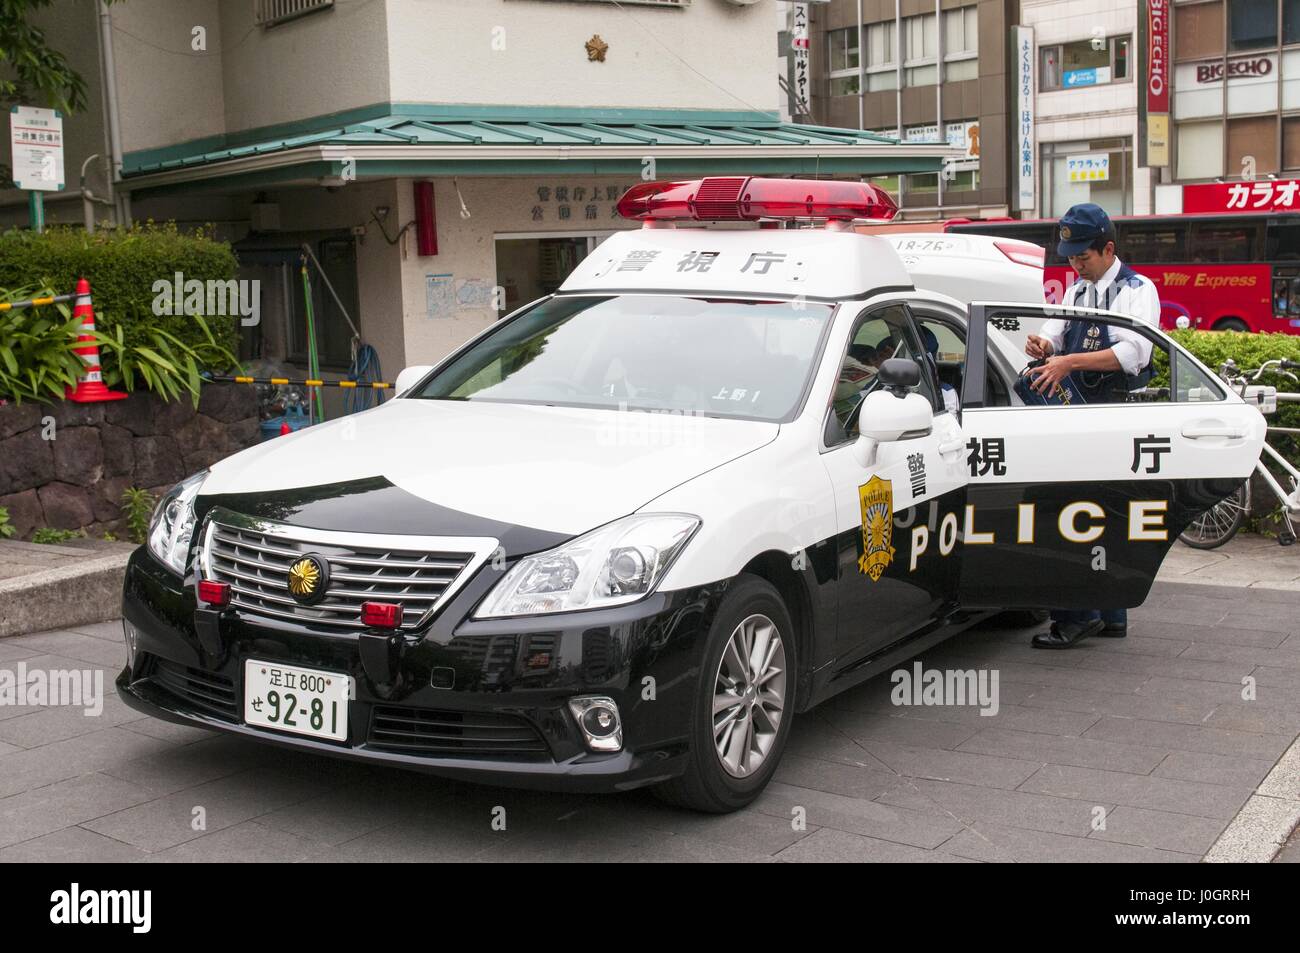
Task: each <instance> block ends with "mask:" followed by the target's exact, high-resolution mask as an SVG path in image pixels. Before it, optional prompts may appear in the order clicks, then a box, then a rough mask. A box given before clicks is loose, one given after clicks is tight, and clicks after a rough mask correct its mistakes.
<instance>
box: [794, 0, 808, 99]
mask: <svg viewBox="0 0 1300 953" xmlns="http://www.w3.org/2000/svg"><path fill="white" fill-rule="evenodd" d="M793 16H794V22H793V26H792V28H791V30H790V54H791V58H792V59H793V60H794V100H795V103H794V109H793V110H792V112H794V113H796V114H806V113H807V112H808V109H809V103H810V102H811V100H810V98H809V90H808V44H809V40H808V4H807V3H796V4H795V5H794V14H793Z"/></svg>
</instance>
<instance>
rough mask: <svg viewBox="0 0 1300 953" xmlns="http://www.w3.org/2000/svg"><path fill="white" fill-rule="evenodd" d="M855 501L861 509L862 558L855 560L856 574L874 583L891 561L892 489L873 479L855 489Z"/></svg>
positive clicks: (875, 477) (892, 534) (877, 478)
mask: <svg viewBox="0 0 1300 953" xmlns="http://www.w3.org/2000/svg"><path fill="white" fill-rule="evenodd" d="M858 501H859V502H860V504H861V506H862V555H861V556H859V557H858V570H859V571H860V572H864V573H866V574H867V575H868V576H870V577H871V581H872V582H876V581H878V580H879V579H880V577H881V575H882V574H883V573H884V571H885V569H886V567H888V566H889V564H890V563H891V562H893V561H894V547H893V546H892V545H891V544H892V543H893V541H894V488H893V485H892V484H891V483H890V482H889V481H888V480H882V479H880V477H878V476H873V477H872V478H871V479H870V480H868V481H867V482H866V483H864V484H862V486H860V487H858Z"/></svg>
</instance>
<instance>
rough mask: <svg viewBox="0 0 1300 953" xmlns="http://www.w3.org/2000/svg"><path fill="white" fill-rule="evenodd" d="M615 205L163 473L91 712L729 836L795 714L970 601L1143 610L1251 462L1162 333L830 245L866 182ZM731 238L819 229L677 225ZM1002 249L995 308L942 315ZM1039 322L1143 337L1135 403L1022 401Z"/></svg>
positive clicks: (884, 214)
mask: <svg viewBox="0 0 1300 953" xmlns="http://www.w3.org/2000/svg"><path fill="white" fill-rule="evenodd" d="M620 210H621V211H622V212H623V213H624V214H625V215H627V216H630V217H633V218H639V219H642V220H643V221H644V227H643V228H641V229H639V230H635V231H628V232H622V233H619V234H616V235H614V236H612V237H610V238H609V239H607V240H606V241H605V242H603V243H602V244H601V245H600V246H598V247H597V249H596V250H595V251H594V252H593V253H592V254H591V255H590V256H589V257H588V258H586V259H585V260H584V261H583V262H581V263H580V264H579V266H578V267H577V269H576V270H575V271H574V272H573V274H572V275H570V277H569V278H568V280H567V281H565V283H564V285H563V287H562V288H561V289H560V290H559V291H558V292H557V293H556V294H554V295H551V296H549V297H547V298H544V299H542V300H540V301H537V302H534V303H533V304H531V305H529V306H527V307H525V308H523V309H522V310H520V311H518V312H516V313H514V314H512V315H510V316H508V317H507V318H505V319H504V320H502V321H500V322H498V323H496V324H495V325H493V326H492V327H490V328H488V329H487V330H485V331H484V332H483V333H482V334H480V335H478V336H477V337H476V338H474V339H473V340H471V341H470V342H468V343H467V344H466V345H464V346H463V347H461V348H460V349H459V350H457V351H456V352H454V353H453V354H451V355H450V356H449V357H448V358H446V359H445V360H444V361H443V362H442V363H441V364H439V365H437V366H436V367H434V368H408V369H407V370H406V371H404V372H403V374H402V375H401V377H400V378H399V385H398V387H399V393H400V396H399V397H398V399H395V400H392V401H389V402H387V403H385V404H383V405H381V406H379V407H377V408H375V409H372V410H369V411H367V412H365V413H362V414H358V415H355V416H352V417H348V418H344V419H341V420H336V421H331V422H329V423H324V424H321V425H318V426H315V427H312V428H310V429H308V430H304V431H302V432H299V433H296V434H293V435H289V436H284V437H280V438H277V439H275V440H273V441H270V442H268V443H266V444H263V445H261V446H258V447H255V448H252V449H249V450H246V451H244V452H242V453H239V454H236V455H234V456H232V457H230V458H228V459H226V460H223V461H221V462H220V463H218V464H216V465H215V466H213V467H212V468H211V469H210V470H209V471H206V472H204V473H200V474H197V475H195V476H193V477H191V478H190V479H188V480H185V481H184V482H183V483H181V484H179V485H177V486H176V487H175V488H174V489H173V490H172V491H171V492H170V493H169V494H168V495H167V496H166V497H165V498H164V500H163V501H162V502H161V504H160V505H159V508H158V510H157V513H156V514H155V517H154V520H153V524H152V527H151V529H150V533H149V540H148V544H147V545H146V546H144V547H141V548H140V549H139V550H138V551H137V552H136V553H135V554H134V555H133V557H132V559H131V562H130V566H129V569H128V571H127V575H126V583H125V592H124V598H123V611H124V615H125V629H126V639H127V646H128V662H127V665H126V668H125V670H124V671H123V672H122V673H121V676H120V677H119V679H118V688H119V691H120V694H121V697H122V698H123V699H124V700H125V701H126V702H127V703H128V704H130V705H132V706H133V707H135V708H138V709H139V710H141V711H145V712H148V713H150V714H153V715H156V716H158V717H160V718H165V719H169V720H172V721H179V722H183V723H188V724H195V725H202V726H205V727H209V728H216V729H221V730H224V731H228V732H232V733H235V734H238V735H243V736H246V737H250V738H256V739H260V740H263V741H269V742H274V743H277V744H281V745H284V746H287V747H290V748H296V749H299V750H302V751H311V752H317V753H324V754H330V755H338V756H342V757H347V758H355V759H361V760H365V761H370V762H373V763H376V764H389V765H398V766H403V767H407V768H417V769H424V770H427V771H430V772H434V773H437V774H442V775H448V776H455V777H459V778H466V779H473V780H481V781H484V782H491V783H502V784H509V785H526V786H534V787H544V788H566V789H576V790H587V791H616V790H626V789H630V788H636V787H640V786H645V785H655V786H657V789H658V790H659V791H660V792H662V793H663V794H664V795H665V796H666V797H667V798H669V799H670V800H672V801H675V802H677V803H680V804H684V805H688V806H690V807H693V808H698V809H702V810H706V811H727V810H733V809H736V808H738V807H741V806H743V805H745V804H746V803H748V802H749V801H751V800H752V799H753V798H755V797H756V796H757V795H758V793H759V792H760V790H761V789H762V788H763V786H764V785H765V784H766V783H767V781H768V780H769V779H770V778H771V777H772V774H773V772H774V770H775V769H776V766H777V762H778V760H779V759H780V757H781V753H782V749H783V748H784V745H785V743H786V739H787V738H788V736H789V732H790V726H791V721H792V719H793V717H794V716H795V713H796V712H800V711H803V710H805V709H807V708H809V707H811V706H813V705H816V704H818V703H819V702H821V701H824V700H825V699H827V698H828V697H830V696H831V695H834V694H835V693H837V692H840V691H843V690H844V689H846V688H849V687H851V686H854V685H857V684H859V683H861V682H862V681H863V680H865V679H867V678H870V677H871V676H873V675H875V674H877V673H879V672H882V671H886V670H888V669H889V668H891V667H892V666H894V665H895V664H896V663H898V662H899V661H901V660H903V659H905V658H907V657H908V656H911V655H914V654H915V653H917V652H920V651H922V650H924V649H926V648H927V647H929V646H932V645H934V644H935V643H936V642H938V641H940V640H942V639H946V638H949V637H950V636H952V635H954V634H956V633H958V632H960V631H961V630H962V629H964V628H966V627H968V626H970V625H971V624H972V623H973V622H975V621H977V620H979V619H981V618H983V617H985V616H986V615H987V614H989V613H992V612H997V611H1002V610H1006V609H1016V608H1026V609H1027V608H1039V607H1045V606H1060V607H1071V606H1073V607H1121V606H1136V605H1139V604H1140V603H1141V602H1142V601H1143V600H1144V598H1145V597H1146V595H1147V592H1148V590H1149V588H1150V586H1151V582H1152V578H1153V577H1154V575H1155V573H1156V571H1157V569H1158V568H1159V566H1160V563H1161V560H1162V559H1163V557H1164V554H1165V552H1166V551H1167V549H1168V547H1169V546H1170V545H1171V542H1172V541H1173V540H1174V539H1175V538H1176V537H1177V536H1178V533H1179V532H1180V531H1181V530H1182V529H1183V528H1184V527H1185V526H1186V525H1187V523H1188V522H1189V521H1190V520H1191V519H1192V518H1193V517H1194V516H1196V515H1197V514H1198V513H1200V512H1202V511H1204V510H1205V509H1206V508H1208V507H1209V506H1210V505H1212V504H1213V503H1215V502H1216V501H1217V500H1219V499H1221V498H1222V497H1224V496H1226V495H1227V494H1228V493H1229V492H1230V491H1231V490H1232V489H1233V488H1234V487H1236V486H1237V485H1239V484H1240V482H1241V481H1242V480H1243V479H1244V478H1245V477H1246V476H1247V475H1248V474H1249V473H1250V472H1251V469H1252V467H1253V466H1254V463H1255V460H1256V459H1257V458H1258V456H1259V452H1260V445H1261V443H1262V441H1263V434H1264V421H1263V418H1262V417H1261V415H1260V414H1259V412H1258V411H1257V410H1256V409H1254V408H1253V407H1250V406H1248V405H1246V404H1245V403H1243V402H1242V401H1241V400H1240V399H1238V398H1237V397H1236V396H1235V395H1233V394H1231V393H1228V392H1227V391H1226V390H1225V389H1224V388H1222V387H1220V386H1219V384H1218V383H1217V381H1216V380H1215V378H1214V376H1213V375H1212V374H1211V373H1210V372H1209V371H1207V369H1206V368H1205V367H1204V366H1202V365H1201V364H1200V363H1198V362H1197V361H1196V360H1195V358H1193V357H1192V356H1191V355H1189V354H1188V353H1187V352H1186V351H1184V350H1182V349H1181V348H1180V347H1179V346H1178V345H1177V344H1175V343H1174V342H1172V341H1171V340H1169V339H1168V338H1167V337H1165V336H1164V335H1163V334H1161V333H1160V332H1159V331H1158V330H1156V329H1153V328H1148V327H1135V325H1134V322H1132V321H1130V320H1129V319H1127V318H1124V317H1122V316H1118V315H1113V314H1109V313H1106V312H1083V311H1078V312H1062V311H1061V310H1060V309H1058V308H1053V307H1050V306H1047V305H1044V304H1042V303H1041V272H1040V271H1039V270H1038V269H1037V268H1029V267H1027V263H1026V262H1025V261H1015V260H1014V255H1013V252H1014V251H1015V250H1014V249H1013V250H1012V251H1011V252H1008V250H1007V249H1001V250H998V249H996V248H994V247H993V246H991V245H990V246H988V247H986V248H985V249H984V251H985V252H987V254H988V255H989V256H991V257H988V258H986V259H984V260H981V258H980V255H981V254H983V252H981V251H980V249H979V248H978V247H975V246H963V248H964V249H965V251H964V252H963V253H962V254H961V255H957V256H954V257H953V259H952V262H951V266H950V267H939V268H935V267H933V264H934V257H933V256H934V255H936V254H937V255H939V256H942V255H943V254H944V253H945V251H946V250H950V249H945V248H943V247H940V246H936V247H934V248H927V249H925V250H924V251H926V252H927V253H929V255H928V257H926V256H924V255H922V256H917V255H912V254H909V251H908V249H906V248H896V247H895V245H894V244H891V242H890V241H888V240H885V239H882V238H878V237H872V236H868V235H862V234H858V233H857V232H855V231H854V230H853V228H852V226H851V224H850V222H851V221H852V220H854V219H884V218H888V217H890V216H891V215H892V214H893V211H894V209H893V205H892V202H891V201H890V200H889V197H888V195H887V194H885V193H883V192H881V191H879V190H877V189H875V188H874V187H872V186H870V185H864V184H857V183H843V182H808V181H798V180H773V179H757V178H752V179H745V178H713V179H703V180H699V181H695V182H687V183H646V184H643V185H640V186H637V187H635V188H634V189H632V190H631V191H629V192H628V194H627V195H625V196H624V198H623V199H622V201H621V202H620ZM757 220H763V221H766V222H768V223H775V224H777V225H778V226H779V225H780V224H781V222H782V220H825V221H826V224H825V226H824V227H821V228H781V227H776V228H771V227H766V228H765V227H760V228H753V227H733V228H720V229H705V228H701V227H697V223H698V222H700V221H723V222H728V221H729V222H752V221H757ZM970 240H973V241H976V242H978V241H980V240H979V239H977V238H975V237H968V238H966V239H963V241H970ZM990 241H991V240H990ZM972 248H973V249H974V250H973V251H972ZM923 259H924V260H923ZM1008 261H1011V263H1012V264H1014V266H1015V267H1016V268H1020V269H1022V270H1023V272H1024V273H1025V274H1026V276H1027V278H1026V280H1025V281H1022V282H1020V285H1019V287H1020V288H1021V290H1022V291H1024V289H1026V288H1027V289H1029V291H1028V292H1027V293H1024V294H1021V297H1022V298H1024V299H1026V300H1022V301H1019V302H1014V301H1013V302H1006V303H971V301H970V300H968V298H969V297H973V296H974V295H971V296H963V295H961V294H956V295H954V294H953V292H954V291H959V290H960V288H961V287H969V288H971V289H976V290H979V291H980V292H981V293H982V292H983V291H986V290H988V286H989V284H990V281H989V277H990V276H993V278H994V281H993V282H992V283H994V284H995V285H996V284H997V283H998V282H1002V281H1003V280H1004V277H1005V276H1004V277H998V276H999V275H1001V272H999V270H998V269H999V268H1005V267H1006V266H1007V264H1008ZM909 264H910V265H911V266H913V268H914V270H915V271H916V273H917V275H929V276H934V275H936V274H937V275H940V276H942V277H943V278H944V280H945V281H948V285H947V292H946V293H945V291H938V290H926V289H925V288H924V287H918V280H914V277H913V273H912V271H909ZM1028 264H1032V261H1030V262H1028ZM962 269H965V273H966V274H967V276H968V282H967V283H966V284H965V285H962V284H960V283H959V284H957V285H955V286H954V285H953V284H952V282H951V278H952V277H953V275H954V274H958V275H960V274H961V273H962V272H961V270H962ZM919 283H920V284H922V285H924V283H925V282H919ZM1034 299H1036V300H1037V302H1038V303H1034ZM1061 314H1066V315H1067V316H1071V317H1075V318H1086V319H1087V320H1089V321H1094V322H1099V323H1101V324H1110V325H1120V326H1124V327H1128V328H1133V329H1134V330H1136V331H1137V332H1138V333H1140V334H1142V335H1145V336H1146V337H1147V338H1149V339H1150V340H1151V342H1152V345H1153V349H1154V351H1153V353H1154V355H1155V357H1154V360H1155V364H1156V366H1157V368H1158V370H1159V372H1160V375H1161V376H1159V377H1157V378H1156V379H1155V380H1156V382H1158V383H1159V386H1154V384H1151V385H1147V386H1144V387H1143V388H1141V389H1140V390H1139V391H1135V392H1133V393H1126V394H1125V395H1124V398H1123V399H1122V400H1119V401H1116V402H1113V403H1109V404H1078V403H1076V404H1075V405H1072V406H1071V405H1055V406H1026V405H1025V404H1024V403H1023V402H1022V401H1021V399H1020V398H1019V396H1018V395H1017V392H1016V389H1015V386H1014V385H1015V382H1016V379H1017V376H1018V375H1019V374H1020V372H1021V370H1022V369H1023V367H1024V366H1025V365H1026V364H1027V363H1028V359H1027V358H1026V356H1025V354H1024V353H1023V351H1021V350H1020V349H1019V348H1018V347H1017V346H1016V343H1015V341H1016V339H1017V338H1020V339H1023V335H1025V334H1026V333H1029V332H1030V331H1032V330H1034V329H1035V328H1036V327H1038V326H1040V325H1041V323H1042V322H1043V321H1045V320H1047V319H1050V318H1052V317H1054V316H1059V315H1061ZM956 398H959V401H958V400H957V399H956ZM958 404H959V407H958Z"/></svg>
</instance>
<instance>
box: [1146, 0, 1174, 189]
mask: <svg viewBox="0 0 1300 953" xmlns="http://www.w3.org/2000/svg"><path fill="white" fill-rule="evenodd" d="M1146 85H1147V90H1146V97H1147V101H1146V107H1147V108H1146V133H1147V134H1146V146H1147V148H1146V164H1147V166H1149V167H1151V168H1158V167H1160V166H1167V165H1169V4H1168V2H1167V0H1147V59H1146Z"/></svg>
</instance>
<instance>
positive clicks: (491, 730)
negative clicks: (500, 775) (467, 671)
mask: <svg viewBox="0 0 1300 953" xmlns="http://www.w3.org/2000/svg"><path fill="white" fill-rule="evenodd" d="M369 743H370V745H371V746H373V747H377V748H392V749H397V750H400V751H403V752H406V753H408V754H409V753H421V754H427V755H450V756H460V757H466V756H477V757H493V758H507V759H509V758H515V759H522V760H538V759H541V758H546V757H548V756H549V754H550V751H549V749H548V748H547V746H546V742H545V741H543V740H542V737H541V735H539V734H538V733H537V729H535V728H534V727H533V726H532V725H531V724H529V723H528V722H527V721H525V720H524V719H522V718H517V717H515V716H514V715H499V714H496V713H495V712H462V711H434V710H432V709H428V708H406V707H400V706H397V705H376V706H375V708H374V709H372V711H371V715H370V738H369Z"/></svg>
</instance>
